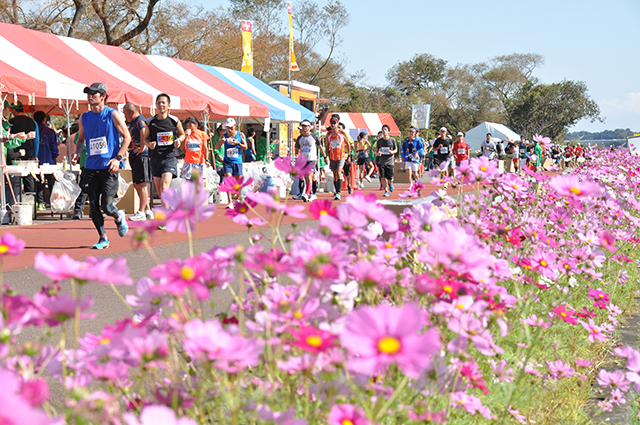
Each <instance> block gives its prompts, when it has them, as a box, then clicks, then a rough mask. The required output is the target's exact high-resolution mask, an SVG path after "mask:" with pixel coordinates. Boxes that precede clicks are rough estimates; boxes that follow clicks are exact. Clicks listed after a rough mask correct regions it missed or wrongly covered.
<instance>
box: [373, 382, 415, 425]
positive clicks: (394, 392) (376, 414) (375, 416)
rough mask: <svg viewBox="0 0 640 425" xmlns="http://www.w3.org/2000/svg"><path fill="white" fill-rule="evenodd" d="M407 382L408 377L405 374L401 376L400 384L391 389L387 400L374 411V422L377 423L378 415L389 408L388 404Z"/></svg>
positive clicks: (389, 404)
mask: <svg viewBox="0 0 640 425" xmlns="http://www.w3.org/2000/svg"><path fill="white" fill-rule="evenodd" d="M408 382H409V377H408V376H406V375H405V376H404V378H402V381H400V385H398V386H397V387H396V389H395V390H393V394H391V397H389V399H388V400H387V402H386V403H385V404H384V405H383V406H382V408H381V409H380V410H378V411H377V412H375V413H374V417H373V422H374V423H377V422H378V420H379V419H380V417H381V416H382V415H383V414H384V412H386V411H387V410H388V409H389V406H391V404H392V403H393V401H394V400H395V399H396V398H397V397H398V395H399V394H400V391H402V389H403V388H404V387H405V385H407V383H408Z"/></svg>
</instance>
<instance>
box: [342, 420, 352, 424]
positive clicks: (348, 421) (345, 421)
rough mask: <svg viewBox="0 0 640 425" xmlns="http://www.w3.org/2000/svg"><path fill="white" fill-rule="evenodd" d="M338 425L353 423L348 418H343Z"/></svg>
mask: <svg viewBox="0 0 640 425" xmlns="http://www.w3.org/2000/svg"><path fill="white" fill-rule="evenodd" d="M340 425H353V422H351V421H350V420H349V419H345V420H343V421H342V422H341V423H340Z"/></svg>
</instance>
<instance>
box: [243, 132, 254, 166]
mask: <svg viewBox="0 0 640 425" xmlns="http://www.w3.org/2000/svg"><path fill="white" fill-rule="evenodd" d="M255 161H256V131H255V130H254V129H253V128H249V129H248V130H247V149H246V150H245V151H244V162H246V163H249V162H255Z"/></svg>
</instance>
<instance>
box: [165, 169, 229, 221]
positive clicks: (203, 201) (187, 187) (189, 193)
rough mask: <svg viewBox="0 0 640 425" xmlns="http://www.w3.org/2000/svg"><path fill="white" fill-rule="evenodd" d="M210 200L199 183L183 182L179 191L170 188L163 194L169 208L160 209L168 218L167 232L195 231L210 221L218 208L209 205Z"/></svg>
mask: <svg viewBox="0 0 640 425" xmlns="http://www.w3.org/2000/svg"><path fill="white" fill-rule="evenodd" d="M230 178H233V177H230ZM225 182H226V178H225ZM208 198H209V193H208V192H207V191H206V190H204V189H203V188H201V187H200V184H199V183H196V182H193V181H190V180H185V181H183V182H182V184H181V185H180V187H179V188H178V190H175V189H173V188H171V187H170V188H168V189H166V190H165V191H164V192H162V200H163V201H164V203H165V204H166V205H167V208H163V207H158V211H159V212H160V213H161V214H164V215H165V216H166V221H165V226H167V231H168V232H174V231H176V230H177V231H178V232H180V233H188V232H189V231H194V229H195V226H196V223H198V222H200V221H203V220H206V219H208V218H209V217H211V216H212V215H213V213H214V212H215V209H216V206H215V204H209V203H208Z"/></svg>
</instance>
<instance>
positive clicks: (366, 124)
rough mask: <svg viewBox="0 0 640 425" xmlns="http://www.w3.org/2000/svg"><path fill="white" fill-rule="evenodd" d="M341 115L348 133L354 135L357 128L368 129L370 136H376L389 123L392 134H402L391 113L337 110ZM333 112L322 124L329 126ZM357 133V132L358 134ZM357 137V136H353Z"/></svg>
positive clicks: (341, 120)
mask: <svg viewBox="0 0 640 425" xmlns="http://www.w3.org/2000/svg"><path fill="white" fill-rule="evenodd" d="M336 114H338V115H340V122H342V123H344V126H345V128H346V130H347V133H349V134H350V135H351V137H353V133H355V132H356V131H357V130H361V131H366V132H367V133H368V134H369V136H376V135H377V134H378V132H379V131H380V130H382V126H383V125H384V124H387V125H388V126H389V128H390V129H391V131H390V132H389V134H391V135H392V136H400V129H398V126H397V125H396V122H395V121H394V120H393V117H392V116H391V114H389V113H379V114H376V113H356V112H336ZM330 120H331V114H330V113H329V114H327V116H326V117H325V120H324V122H323V123H322V125H324V126H325V127H329V121H330ZM356 135H357V134H356ZM353 138H354V139H355V137H353Z"/></svg>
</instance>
